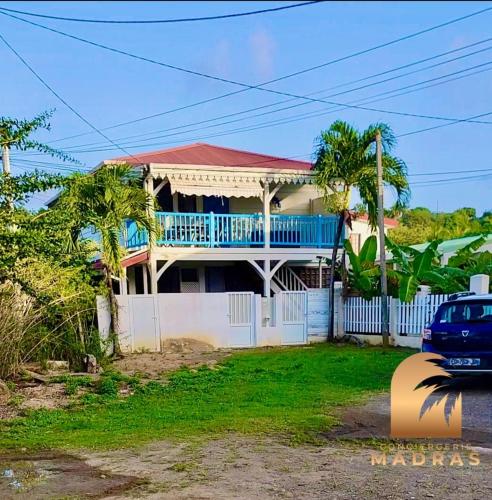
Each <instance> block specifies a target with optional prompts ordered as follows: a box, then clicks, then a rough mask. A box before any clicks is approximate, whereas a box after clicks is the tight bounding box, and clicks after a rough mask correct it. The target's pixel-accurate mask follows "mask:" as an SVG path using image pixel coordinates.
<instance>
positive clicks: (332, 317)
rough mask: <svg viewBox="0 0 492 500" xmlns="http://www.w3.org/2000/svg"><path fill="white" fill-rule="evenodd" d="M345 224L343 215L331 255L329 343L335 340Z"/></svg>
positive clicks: (340, 218)
mask: <svg viewBox="0 0 492 500" xmlns="http://www.w3.org/2000/svg"><path fill="white" fill-rule="evenodd" d="M344 222H345V214H344V213H341V214H340V215H339V216H338V225H337V232H336V233H335V241H334V242H333V252H332V254H331V266H330V280H329V284H328V286H329V289H328V294H329V295H328V296H329V301H328V306H329V309H328V342H332V341H333V340H334V338H335V286H334V285H335V266H336V263H337V254H338V247H339V246H340V239H341V237H342V230H343V224H344Z"/></svg>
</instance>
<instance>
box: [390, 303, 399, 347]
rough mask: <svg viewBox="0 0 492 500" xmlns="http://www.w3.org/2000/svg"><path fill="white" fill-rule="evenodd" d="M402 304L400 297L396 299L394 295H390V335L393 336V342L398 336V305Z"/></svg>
mask: <svg viewBox="0 0 492 500" xmlns="http://www.w3.org/2000/svg"><path fill="white" fill-rule="evenodd" d="M399 304H400V299H394V298H393V297H389V321H390V324H389V331H390V337H392V338H393V342H395V341H396V338H397V337H398V333H399V331H398V326H399V321H398V309H399V308H398V305H399Z"/></svg>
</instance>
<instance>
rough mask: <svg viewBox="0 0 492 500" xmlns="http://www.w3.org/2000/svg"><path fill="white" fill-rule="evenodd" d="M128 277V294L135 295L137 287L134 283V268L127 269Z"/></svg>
mask: <svg viewBox="0 0 492 500" xmlns="http://www.w3.org/2000/svg"><path fill="white" fill-rule="evenodd" d="M127 275H128V293H129V294H130V295H135V294H136V293H137V285H136V283H135V268H134V267H129V268H128V269H127Z"/></svg>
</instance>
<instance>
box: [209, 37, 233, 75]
mask: <svg viewBox="0 0 492 500" xmlns="http://www.w3.org/2000/svg"><path fill="white" fill-rule="evenodd" d="M211 64H212V67H213V70H214V73H215V74H217V75H219V76H222V77H228V76H230V73H231V46H230V43H229V41H228V40H226V39H222V40H219V42H218V43H217V45H216V46H215V48H214V50H213V55H212V60H211Z"/></svg>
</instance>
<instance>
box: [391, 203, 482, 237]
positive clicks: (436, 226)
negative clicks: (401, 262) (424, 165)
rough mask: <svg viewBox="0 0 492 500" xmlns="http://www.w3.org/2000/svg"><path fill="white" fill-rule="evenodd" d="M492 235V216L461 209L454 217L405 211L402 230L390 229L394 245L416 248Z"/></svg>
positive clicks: (400, 223)
mask: <svg viewBox="0 0 492 500" xmlns="http://www.w3.org/2000/svg"><path fill="white" fill-rule="evenodd" d="M487 232H492V214H491V213H490V212H485V213H484V214H483V215H482V217H478V216H477V214H476V211H475V209H473V208H460V209H459V210H455V211H454V212H451V213H434V212H431V211H430V210H429V209H428V208H424V207H417V208H412V209H406V210H403V212H402V215H401V217H400V218H399V226H398V227H396V228H393V229H390V232H389V235H390V237H391V239H392V241H393V242H394V243H397V244H401V245H415V244H418V243H424V242H426V241H431V240H434V239H442V240H448V239H453V238H462V237H464V236H475V235H480V234H481V233H487Z"/></svg>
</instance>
